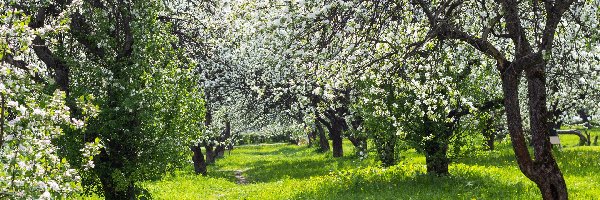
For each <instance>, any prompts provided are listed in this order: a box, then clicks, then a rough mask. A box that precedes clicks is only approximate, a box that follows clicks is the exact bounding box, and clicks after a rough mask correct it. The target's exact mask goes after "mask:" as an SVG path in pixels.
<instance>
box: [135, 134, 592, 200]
mask: <svg viewBox="0 0 600 200" xmlns="http://www.w3.org/2000/svg"><path fill="white" fill-rule="evenodd" d="M593 134H594V135H595V134H598V132H594V133H593ZM573 137H575V138H571V135H566V136H562V135H561V140H562V141H563V149H562V151H559V150H555V155H556V157H557V159H558V161H559V165H560V167H561V169H562V171H563V174H564V175H565V178H566V181H567V187H568V189H569V196H570V197H571V199H599V198H600V147H598V146H591V147H583V146H581V147H580V146H575V145H576V144H577V143H578V138H577V136H573ZM344 145H345V146H344V148H345V149H344V150H345V155H344V157H343V158H333V157H331V155H330V154H331V152H327V153H318V152H316V151H315V150H314V149H311V148H307V147H303V146H293V145H284V144H281V145H268V146H247V147H239V148H236V149H235V150H233V152H231V155H227V156H226V157H225V158H224V159H221V160H218V161H217V163H216V164H215V165H212V166H209V174H210V175H209V176H208V177H202V176H196V175H193V174H192V173H191V171H192V169H191V168H189V169H184V170H182V171H180V172H177V173H174V174H172V175H170V176H168V177H167V178H165V179H164V180H161V181H156V182H147V183H144V184H143V186H144V187H145V188H147V189H148V190H149V191H150V192H151V193H152V195H153V197H154V198H156V199H540V198H541V196H540V195H539V194H538V193H539V190H538V189H537V187H536V186H535V184H534V183H533V182H531V181H529V180H528V179H527V178H526V177H525V176H523V175H522V173H521V172H520V171H519V169H518V167H517V164H516V161H515V159H514V155H513V152H512V148H511V146H510V144H499V145H498V147H497V148H498V150H497V151H493V152H483V153H480V154H478V155H474V156H470V157H468V158H461V159H455V160H454V162H453V164H452V165H451V166H450V173H451V175H450V176H445V177H437V176H430V175H426V174H425V158H424V157H423V156H422V155H420V154H417V153H415V152H414V151H407V152H402V155H403V156H404V158H403V161H402V162H401V163H399V164H398V165H396V166H393V167H390V168H381V167H379V166H378V165H377V163H376V162H375V161H374V155H371V156H370V158H368V159H365V160H362V161H361V160H360V159H358V158H356V157H354V156H353V155H352V154H353V153H352V151H353V148H352V146H351V145H350V144H349V143H345V144H344ZM236 175H237V176H238V177H236ZM240 175H241V176H243V178H244V179H245V180H244V181H243V182H244V183H243V184H238V182H239V178H240Z"/></svg>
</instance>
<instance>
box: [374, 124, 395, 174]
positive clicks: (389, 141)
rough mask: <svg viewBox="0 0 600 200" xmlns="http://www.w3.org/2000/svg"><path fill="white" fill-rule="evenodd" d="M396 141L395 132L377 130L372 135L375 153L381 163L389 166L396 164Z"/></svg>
mask: <svg viewBox="0 0 600 200" xmlns="http://www.w3.org/2000/svg"><path fill="white" fill-rule="evenodd" d="M397 141H398V139H397V136H396V134H390V133H389V132H386V131H384V132H379V133H375V134H374V135H373V142H375V145H376V147H377V148H376V149H377V155H378V156H379V160H381V165H383V166H384V167H389V166H392V165H395V164H396V142H397Z"/></svg>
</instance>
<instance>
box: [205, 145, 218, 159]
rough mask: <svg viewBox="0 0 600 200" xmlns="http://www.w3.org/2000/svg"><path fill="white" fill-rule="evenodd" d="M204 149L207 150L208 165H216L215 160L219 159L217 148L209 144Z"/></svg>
mask: <svg viewBox="0 0 600 200" xmlns="http://www.w3.org/2000/svg"><path fill="white" fill-rule="evenodd" d="M204 147H205V148H206V163H209V164H212V163H215V158H216V157H217V155H216V152H215V146H214V145H213V144H209V145H205V146H204Z"/></svg>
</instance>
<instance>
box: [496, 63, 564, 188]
mask: <svg viewBox="0 0 600 200" xmlns="http://www.w3.org/2000/svg"><path fill="white" fill-rule="evenodd" d="M506 64H507V65H509V66H500V67H499V68H500V69H505V70H501V73H502V89H503V93H504V97H505V98H504V106H505V109H506V117H507V122H508V128H509V133H510V136H511V137H510V138H511V141H512V143H513V150H514V151H515V156H516V158H517V163H518V164H519V168H520V169H521V171H522V172H523V174H524V175H525V176H527V177H528V178H529V179H530V180H532V181H533V182H535V183H536V185H537V186H538V188H539V189H540V191H541V193H542V197H543V198H544V199H568V194H567V187H566V184H565V180H564V178H563V175H562V172H561V171H560V169H559V168H558V165H557V163H556V160H555V159H554V157H553V156H552V149H551V144H550V141H549V139H548V134H549V132H548V130H549V129H548V123H547V121H548V120H547V118H546V117H547V111H546V109H547V108H546V85H545V74H544V69H543V65H541V64H538V65H535V66H532V67H531V69H529V70H528V71H527V82H528V84H527V91H528V92H527V95H528V97H529V102H528V105H529V116H530V117H529V119H530V125H531V133H532V144H533V148H534V157H535V160H533V159H532V158H531V155H530V154H529V151H528V150H527V145H526V143H525V136H524V134H523V124H522V119H523V118H522V116H521V111H520V107H519V92H518V91H519V78H520V77H521V74H522V71H520V70H515V68H519V67H522V66H514V64H512V63H506Z"/></svg>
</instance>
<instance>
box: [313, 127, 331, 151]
mask: <svg viewBox="0 0 600 200" xmlns="http://www.w3.org/2000/svg"><path fill="white" fill-rule="evenodd" d="M316 125H317V133H318V134H319V150H320V151H322V152H325V151H329V140H327V136H326V135H325V130H323V126H322V125H321V123H320V122H317V123H316Z"/></svg>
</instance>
